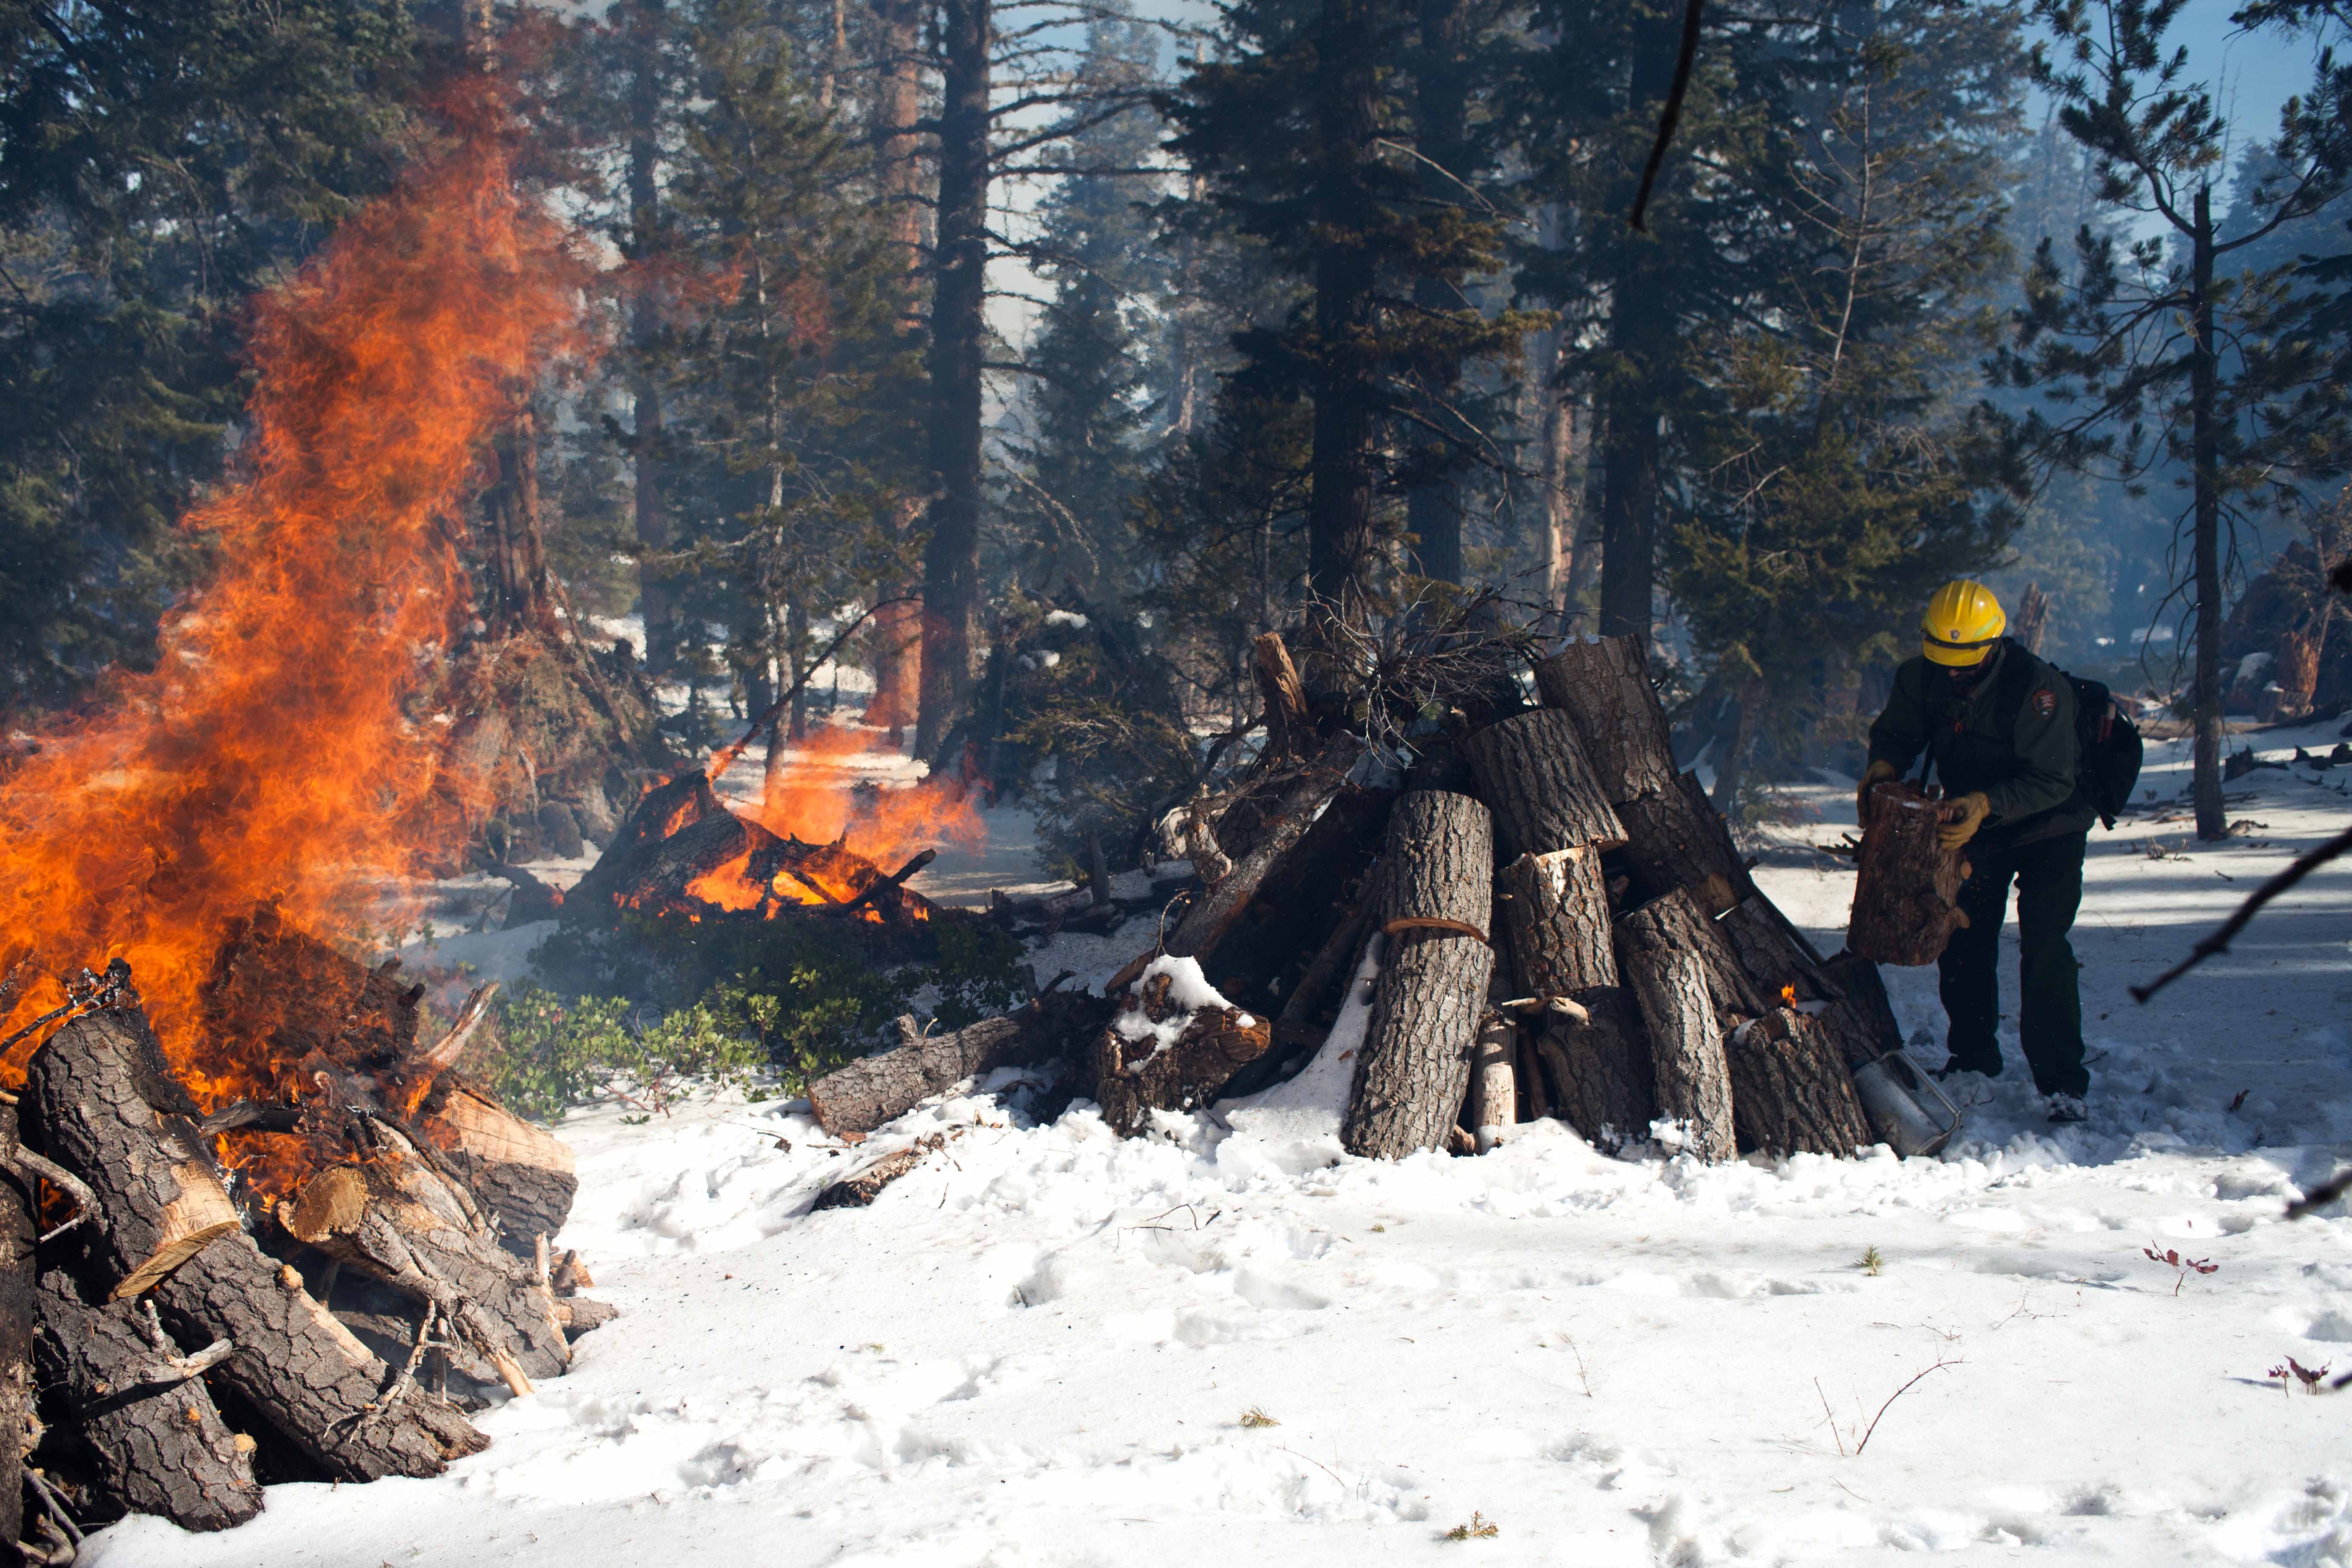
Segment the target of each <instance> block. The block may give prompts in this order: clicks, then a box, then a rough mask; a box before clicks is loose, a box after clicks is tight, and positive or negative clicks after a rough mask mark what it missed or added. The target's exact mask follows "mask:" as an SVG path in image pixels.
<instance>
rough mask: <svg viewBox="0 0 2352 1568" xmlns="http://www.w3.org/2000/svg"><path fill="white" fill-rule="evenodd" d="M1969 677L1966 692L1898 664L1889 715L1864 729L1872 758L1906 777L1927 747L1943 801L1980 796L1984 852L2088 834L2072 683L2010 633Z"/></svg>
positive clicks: (1943, 678)
mask: <svg viewBox="0 0 2352 1568" xmlns="http://www.w3.org/2000/svg"><path fill="white" fill-rule="evenodd" d="M2017 660H2022V661H2023V666H2022V668H2021V669H2020V668H2013V666H2012V661H2017ZM1967 673H1968V674H1969V676H1971V677H1973V678H1974V679H1972V681H1971V683H1970V684H1969V686H1968V687H1966V688H1965V689H1963V688H1962V687H1961V686H1960V684H1959V683H1958V681H1956V680H1954V679H1953V678H1952V672H1951V671H1950V670H1948V669H1947V668H1944V667H1943V666H1942V665H1938V664H1930V663H1928V662H1927V659H1926V658H1908V659H1906V660H1904V661H1903V663H1902V664H1901V665H1899V666H1897V667H1896V668H1895V690H1894V693H1893V694H1892V695H1891V696H1889V697H1888V698H1887V700H1886V711H1885V712H1884V713H1881V714H1880V715H1879V716H1878V721H1877V722H1876V723H1874V724H1873V725H1871V727H1870V760H1871V761H1872V762H1874V763H1876V762H1885V763H1893V764H1894V766H1895V771H1896V772H1897V773H1908V772H1910V770H1911V764H1912V763H1913V762H1914V761H1915V760H1916V759H1917V757H1918V755H1919V753H1920V752H1921V751H1923V750H1924V751H1926V752H1927V754H1928V756H1929V758H1930V759H1931V760H1932V761H1933V762H1934V764H1935V773H1934V778H1935V782H1937V783H1938V784H1942V785H1943V786H1944V795H1945V796H1946V798H1950V797H1952V796H1954V795H1967V794H1968V793H1969V792H1970V791H1971V790H1982V791H1983V792H1984V795H1985V799H1986V800H1987V801H1988V802H1990V805H1991V806H1992V815H1991V816H1990V817H1988V818H1987V819H1986V821H1985V826H1984V828H1983V830H1982V832H1981V833H1980V834H1979V837H1981V838H1982V839H1983V840H1984V842H1985V844H1986V847H1989V848H1990V847H2006V846H2009V845H2013V844H2028V843H2032V842H2033V841H2035V840H2037V839H2042V838H2054V837H2057V836H2058V835H2060V834H2062V833H2083V832H2087V831H2088V830H2089V828H2090V826H2091V824H2092V823H2093V822H2095V821H2096V820H2097V819H2098V814H2097V813H2096V812H2095V811H2094V810H2093V809H2092V807H2091V805H2090V803H2089V802H2088V801H2087V800H2086V799H2085V798H2084V795H2083V794H2082V791H2081V790H2080V789H2079V788H2078V787H2077V782H2076V762H2077V758H2076V754H2075V753H2076V749H2077V748H2076V742H2075V739H2074V684H2073V683H2072V682H2071V681H2069V680H2068V679H2066V678H2065V677H2064V676H2063V675H2061V674H2059V673H2058V671H2056V670H2054V669H2053V668H2050V666H2048V665H2046V664H2044V663H2042V660H2040V659H2038V658H2034V657H2033V656H2032V654H2030V653H2028V652H2026V650H2025V649H2024V648H2022V647H2019V646H2018V645H2017V644H2016V643H2013V642H2011V641H2010V640H2009V639H2008V638H2007V637H2003V638H2002V639H2001V640H2000V644H1999V645H1998V646H1997V647H1995V648H1994V649H1993V653H1992V657H1991V658H1990V659H1989V660H1988V661H1987V662H1986V665H1985V668H1984V670H1983V673H1982V674H1981V675H1979V674H1977V672H1975V671H1969V672H1967ZM2004 676H2006V677H2007V679H2003V678H2004ZM2004 697H2007V698H2008V699H2009V700H2008V702H2007V703H2004V701H2003V698H2004ZM2004 707H2006V708H2007V711H2002V709H2003V708H2004Z"/></svg>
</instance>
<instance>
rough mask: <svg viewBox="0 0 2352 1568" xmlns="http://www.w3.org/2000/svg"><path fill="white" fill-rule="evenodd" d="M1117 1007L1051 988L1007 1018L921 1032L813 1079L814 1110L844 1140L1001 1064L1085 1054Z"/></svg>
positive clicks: (1032, 1063)
mask: <svg viewBox="0 0 2352 1568" xmlns="http://www.w3.org/2000/svg"><path fill="white" fill-rule="evenodd" d="M1110 1012H1111V1004H1110V1003H1109V1002H1108V1000H1107V999H1105V998H1103V997H1100V996H1089V995H1087V994H1084V993H1074V992H1065V991H1053V992H1048V993H1046V994H1044V995H1042V996H1038V997H1034V998H1033V999H1032V1000H1031V1001H1030V1002H1029V1004H1028V1005H1026V1006H1024V1007H1020V1008H1018V1009H1016V1010H1014V1011H1013V1012H1011V1013H1008V1014H1006V1015H1004V1016H1003V1017H999V1018H983V1019H982V1020H981V1021H980V1022H979V1023H977V1024H972V1025H970V1026H967V1027H964V1028H961V1029H958V1030H955V1031H953V1032H951V1033H948V1034H940V1035H929V1036H918V1037H915V1038H913V1039H911V1040H909V1041H908V1042H907V1043H906V1044H904V1045H902V1046H899V1047H897V1048H896V1049H893V1050H887V1051H884V1052H882V1053H880V1054H879V1055H877V1056H870V1057H865V1058H860V1059H859V1060H857V1061H854V1062H852V1063H850V1064H849V1065H848V1066H847V1067H845V1068H837V1069H835V1071H833V1072H829V1073H827V1074H825V1075H824V1077H823V1078H821V1079H817V1080H816V1081H815V1082H814V1083H812V1084H810V1085H809V1088H808V1097H809V1107H810V1110H811V1112H812V1113H813V1114H814V1116H815V1117H816V1121H817V1125H818V1126H820V1127H822V1128H824V1130H825V1131H827V1132H830V1133H832V1134H833V1135H834V1136H835V1137H836V1138H838V1137H840V1136H841V1135H842V1134H844V1133H846V1132H871V1131H874V1129H876V1128H877V1127H879V1126H881V1125H882V1124H883V1123H884V1122H886V1121H889V1120H891V1119H892V1118H893V1117H896V1116H898V1115H901V1114H903V1113H904V1112H906V1111H907V1110H910V1109H912V1108H913V1107H914V1106H915V1105H917V1104H918V1103H919V1102H920V1101H922V1100H928V1099H929V1098H930V1097H931V1096H932V1095H935V1094H945V1093H946V1092H947V1091H948V1090H950V1089H953V1088H954V1087H955V1086H956V1085H957V1084H959V1083H961V1082H962V1081H963V1080H964V1079H968V1078H977V1077H979V1076H980V1075H981V1074H982V1073H986V1072H992V1071H994V1070H995V1069H996V1068H1006V1067H1020V1068H1030V1067H1041V1066H1044V1065H1045V1064H1046V1063H1049V1062H1056V1061H1073V1062H1075V1061H1077V1060H1080V1059H1081V1058H1085V1057H1086V1055H1087V1048H1088V1047H1090V1046H1091V1045H1092V1044H1093V1042H1094V1038H1095V1037H1096V1035H1097V1033H1098V1032H1099V1031H1100V1030H1101V1028H1102V1026H1103V1025H1104V1023H1105V1022H1106V1021H1107V1020H1108V1018H1109V1016H1110Z"/></svg>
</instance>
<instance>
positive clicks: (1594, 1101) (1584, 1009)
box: [1533, 963, 1658, 1154]
mask: <svg viewBox="0 0 2352 1568" xmlns="http://www.w3.org/2000/svg"><path fill="white" fill-rule="evenodd" d="M1613 970H1614V966H1613V963H1612V973H1613ZM1533 1022H1534V1025H1535V1027H1536V1031H1537V1032H1536V1035H1535V1041H1536V1051H1537V1054H1538V1057H1539V1058H1541V1060H1542V1062H1543V1065H1544V1068H1545V1069H1546V1070H1547V1071H1548V1072H1549V1075H1550V1078H1551V1092H1550V1094H1549V1096H1548V1098H1549V1100H1550V1102H1551V1105H1552V1108H1553V1114H1555V1115H1557V1116H1559V1119H1560V1120H1561V1121H1566V1122H1567V1123H1568V1124H1569V1125H1570V1127H1573V1128H1575V1129H1576V1131H1577V1135H1578V1136H1579V1137H1580V1138H1582V1139H1583V1140H1584V1141H1585V1142H1588V1143H1590V1144H1591V1145H1592V1146H1593V1147H1594V1148H1596V1149H1599V1150H1601V1152H1604V1153H1612V1154H1613V1153H1615V1152H1617V1151H1618V1150H1619V1149H1621V1148H1622V1147H1624V1145H1625V1144H1627V1143H1629V1142H1639V1141H1640V1140H1642V1139H1643V1138H1646V1137H1648V1136H1649V1135H1650V1123H1651V1122H1652V1121H1654V1120H1655V1119H1656V1117H1657V1114H1658V1089H1657V1069H1656V1068H1655V1067H1654V1065H1653V1064H1652V1062H1651V1059H1650V1039H1649V1036H1648V1034H1647V1033H1646V1032H1645V1031H1644V1029H1643V1024H1642V1013H1641V1008H1640V1005H1639V1004H1638V1002H1637V1001H1636V1000H1635V998H1634V995H1633V992H1632V991H1630V990H1628V989H1627V988H1626V987H1624V986H1622V985H1615V984H1611V985H1594V986H1589V987H1587V988H1586V989H1584V990H1581V991H1579V992H1577V993H1575V994H1573V995H1570V996H1560V997H1553V998H1549V999H1547V1001H1546V1003H1545V1005H1544V1007H1543V1009H1542V1012H1541V1013H1540V1014H1539V1015H1538V1017H1537V1018H1536V1019H1535V1020H1534V1021H1533Z"/></svg>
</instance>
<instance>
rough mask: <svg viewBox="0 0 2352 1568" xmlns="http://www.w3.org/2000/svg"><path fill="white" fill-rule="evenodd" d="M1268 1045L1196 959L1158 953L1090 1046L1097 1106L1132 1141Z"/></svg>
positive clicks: (1265, 1023) (1213, 1091)
mask: <svg viewBox="0 0 2352 1568" xmlns="http://www.w3.org/2000/svg"><path fill="white" fill-rule="evenodd" d="M1273 1044H1274V1024H1273V1020H1272V1019H1270V1018H1267V1017H1265V1016H1259V1015H1256V1014H1251V1013H1244V1012H1243V1011H1242V1010H1241V1009H1239V1008H1237V1007H1235V1006H1234V1005H1233V1004H1232V1003H1230V1002H1228V1001H1226V1000H1225V999H1224V997H1223V996H1222V995H1220V994H1218V992H1217V988H1216V987H1215V986H1213V985H1212V984H1209V982H1208V978H1207V977H1206V976H1205V975H1203V974H1202V973H1201V965H1200V964H1199V963H1198V962H1196V961H1195V960H1192V959H1190V958H1172V957H1169V956H1166V955H1162V956H1160V957H1159V958H1156V959H1154V960H1152V961H1151V963H1150V964H1148V965H1146V966H1145V968H1144V971H1143V973H1142V974H1141V975H1139V976H1138V977H1137V979H1136V981H1135V983H1134V984H1131V985H1129V987H1128V988H1127V990H1126V992H1125V994H1122V995H1121V996H1120V997H1119V998H1118V1012H1117V1013H1115V1014H1113V1015H1112V1016H1111V1020H1110V1024H1109V1026H1108V1027H1107V1028H1105V1029H1104V1030H1103V1032H1102V1034H1101V1035H1100V1036H1099V1037H1097V1041H1096V1043H1095V1100H1096V1102H1097V1103H1098V1104H1099V1105H1100V1106H1101V1107H1102V1115H1103V1121H1105V1122H1106V1123H1108V1125H1109V1127H1110V1128H1111V1130H1112V1131H1115V1132H1117V1133H1118V1135H1119V1136H1120V1137H1122V1138H1132V1137H1134V1136H1135V1135H1136V1134H1138V1133H1139V1132H1141V1131H1144V1130H1145V1129H1146V1128H1147V1127H1148V1126H1149V1125H1150V1112H1152V1111H1154V1110H1197V1109H1198V1108H1199V1107H1201V1106H1203V1105H1206V1104H1208V1103H1210V1102H1211V1101H1212V1100H1215V1099H1216V1097H1217V1091H1218V1090H1219V1089H1223V1088H1224V1086H1225V1084H1226V1083H1227V1081H1228V1080H1230V1079H1232V1078H1233V1076H1234V1074H1235V1073H1236V1072H1239V1071H1240V1070H1241V1069H1242V1068H1244V1067H1246V1066H1247V1065H1248V1064H1249V1063H1251V1062H1253V1061H1255V1060H1256V1059H1257V1058H1259V1057H1261V1056H1264V1055H1265V1051H1266V1047H1269V1046H1271V1045H1273ZM1457 1102H1458V1100H1457Z"/></svg>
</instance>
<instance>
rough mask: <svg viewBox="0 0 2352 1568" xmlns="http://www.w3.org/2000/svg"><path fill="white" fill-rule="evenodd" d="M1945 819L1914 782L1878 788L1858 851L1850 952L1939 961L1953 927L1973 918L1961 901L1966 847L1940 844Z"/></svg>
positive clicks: (1889, 959) (1885, 959)
mask: <svg viewBox="0 0 2352 1568" xmlns="http://www.w3.org/2000/svg"><path fill="white" fill-rule="evenodd" d="M1939 822H1940V819H1939V817H1938V815H1937V803H1936V802H1934V801H1932V800H1929V799H1928V798H1927V796H1926V795H1922V794H1921V793H1920V792H1919V791H1917V790H1916V789H1914V788H1912V787H1911V786H1910V785H1909V784H1899V783H1888V784H1877V785H1875V786H1874V787H1873V788H1872V790H1871V792H1870V811H1869V814H1868V816H1866V817H1865V818H1864V822H1863V825H1862V848H1861V850H1860V852H1859V853H1858V855H1857V857H1856V860H1857V864H1858V868H1859V874H1858V875H1857V876H1856V877H1855V878H1854V883H1853V917H1852V919H1851V920H1850V921H1849V922H1848V924H1847V926H1846V933H1845V944H1846V947H1847V949H1848V951H1850V952H1855V953H1858V954H1860V955H1861V956H1862V957H1864V958H1866V959H1868V960H1870V961H1871V962H1872V963H1899V964H1905V965H1917V964H1924V963H1935V962H1936V960H1937V959H1938V958H1940V957H1942V956H1943V953H1944V947H1945V944H1946V943H1948V942H1950V941H1951V940H1952V932H1953V931H1955V930H1957V929H1958V928H1959V927H1961V926H1964V925H1966V924H1968V917H1967V916H1966V915H1963V914H1962V913H1961V912H1960V911H1959V909H1958V897H1959V891H1960V883H1961V882H1962V881H1963V880H1964V879H1965V876H1964V870H1963V868H1962V866H1961V864H1960V860H1961V856H1962V854H1963V853H1964V850H1965V847H1963V848H1962V849H1955V850H1946V849H1944V848H1943V847H1940V846H1939V845H1938V844H1937V841H1936V834H1937V827H1938V826H1939Z"/></svg>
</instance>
